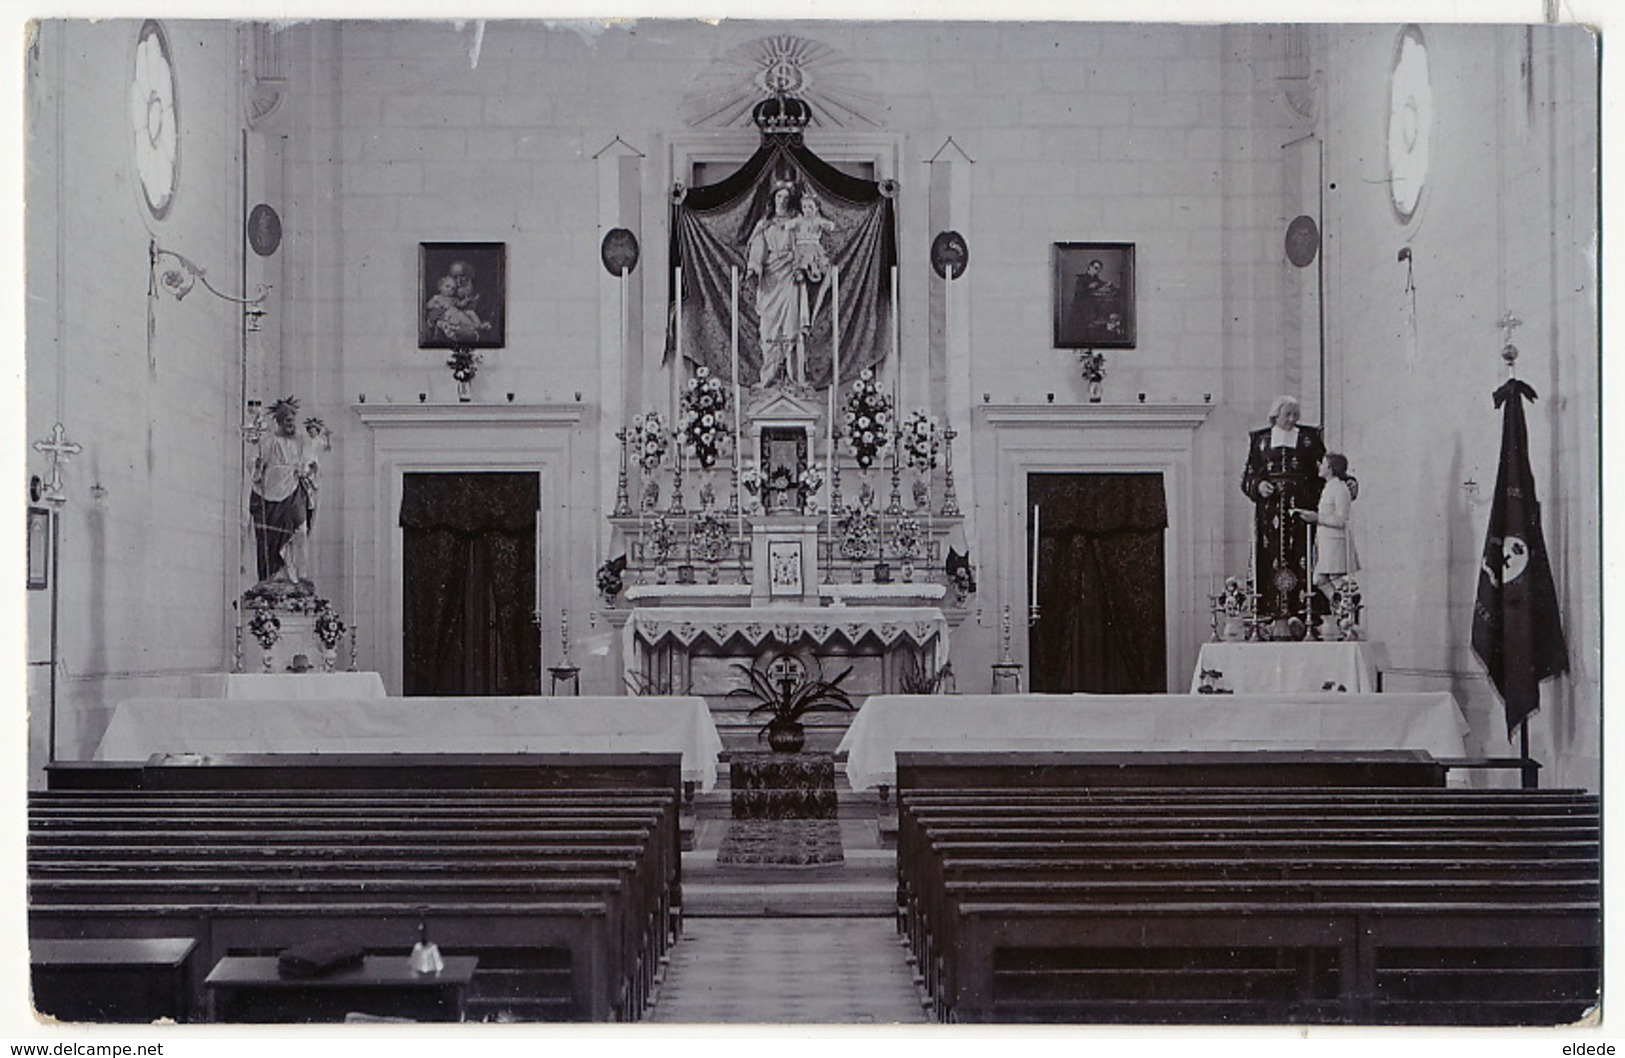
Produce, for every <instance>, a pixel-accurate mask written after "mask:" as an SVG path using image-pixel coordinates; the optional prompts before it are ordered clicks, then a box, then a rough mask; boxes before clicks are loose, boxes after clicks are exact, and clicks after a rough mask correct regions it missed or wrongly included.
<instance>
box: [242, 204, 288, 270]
mask: <svg viewBox="0 0 1625 1058" xmlns="http://www.w3.org/2000/svg"><path fill="white" fill-rule="evenodd" d="M248 245H249V246H251V247H253V249H254V252H255V253H257V254H259V255H260V256H261V257H269V256H271V255H272V254H274V253H276V248H277V247H278V246H281V245H282V218H281V217H279V216H277V212H276V210H274V209H272V208H271V207H270V206H268V205H266V204H265V203H264V202H261V203H260V204H259V205H257V206H255V207H254V208H253V210H251V211H250V212H249V214H248Z"/></svg>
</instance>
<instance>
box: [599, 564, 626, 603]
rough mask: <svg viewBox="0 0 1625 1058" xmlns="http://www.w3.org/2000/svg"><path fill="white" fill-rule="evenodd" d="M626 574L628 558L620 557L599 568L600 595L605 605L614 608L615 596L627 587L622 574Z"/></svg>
mask: <svg viewBox="0 0 1625 1058" xmlns="http://www.w3.org/2000/svg"><path fill="white" fill-rule="evenodd" d="M624 572H626V556H625V555H618V556H617V557H615V558H612V559H608V560H606V561H605V562H604V564H603V565H601V566H599V567H598V594H600V595H602V596H603V597H604V605H606V606H614V605H615V596H617V595H619V594H620V593H621V589H622V588H623V587H625V584H624V583H623V581H622V578H621V574H622V573H624Z"/></svg>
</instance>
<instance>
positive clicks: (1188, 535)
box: [976, 404, 1212, 689]
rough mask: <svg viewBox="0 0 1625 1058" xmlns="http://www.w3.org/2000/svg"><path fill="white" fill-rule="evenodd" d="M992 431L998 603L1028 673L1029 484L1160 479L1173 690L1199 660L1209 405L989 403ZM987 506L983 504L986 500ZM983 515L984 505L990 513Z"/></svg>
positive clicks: (983, 413)
mask: <svg viewBox="0 0 1625 1058" xmlns="http://www.w3.org/2000/svg"><path fill="white" fill-rule="evenodd" d="M976 411H977V413H978V416H979V417H980V418H981V420H982V422H984V423H985V424H986V425H987V426H988V427H990V428H991V432H992V435H993V460H994V467H993V471H994V473H993V503H994V504H995V505H996V507H995V509H996V511H997V514H996V517H995V518H994V519H993V521H994V534H995V540H996V542H995V545H994V548H995V554H996V555H997V556H998V562H999V568H1000V569H1001V570H1002V571H1003V574H1004V575H1003V576H1001V577H999V578H998V589H997V591H998V599H997V604H998V605H999V606H1000V607H1004V606H1008V607H1009V608H1010V616H1011V626H1012V627H1011V635H1010V649H1011V655H1012V657H1013V658H1014V660H1016V661H1019V662H1020V663H1021V664H1022V666H1023V667H1024V668H1025V669H1026V671H1028V672H1031V671H1032V651H1031V644H1030V640H1029V638H1028V635H1027V605H1028V599H1027V593H1028V584H1029V582H1030V576H1031V571H1030V567H1029V566H1028V564H1027V554H1028V539H1027V533H1028V515H1027V478H1028V475H1030V474H1145V473H1155V474H1160V475H1161V476H1162V490H1163V497H1164V499H1165V500H1166V501H1167V504H1168V529H1167V532H1166V535H1165V537H1164V540H1163V544H1164V547H1163V620H1164V625H1165V629H1164V630H1165V637H1166V638H1165V643H1166V650H1167V658H1166V668H1167V680H1168V687H1169V688H1170V689H1172V688H1177V687H1184V686H1186V685H1187V684H1188V683H1189V681H1190V666H1191V664H1192V663H1193V662H1194V660H1195V658H1196V650H1197V639H1198V628H1197V625H1198V624H1199V623H1200V622H1198V621H1196V620H1195V615H1199V614H1201V613H1203V612H1205V610H1204V608H1205V604H1204V607H1198V606H1197V602H1198V599H1197V591H1196V564H1195V556H1196V545H1195V536H1196V529H1197V525H1196V521H1197V519H1196V501H1195V492H1194V488H1193V481H1192V478H1193V473H1192V467H1193V463H1194V456H1195V448H1196V431H1197V429H1198V428H1200V427H1201V425H1202V424H1203V423H1204V422H1206V421H1207V417H1208V413H1209V412H1210V411H1212V406H1211V405H1206V404H983V405H980V406H978V407H977V408H976ZM984 502H985V501H984ZM984 509H985V508H984Z"/></svg>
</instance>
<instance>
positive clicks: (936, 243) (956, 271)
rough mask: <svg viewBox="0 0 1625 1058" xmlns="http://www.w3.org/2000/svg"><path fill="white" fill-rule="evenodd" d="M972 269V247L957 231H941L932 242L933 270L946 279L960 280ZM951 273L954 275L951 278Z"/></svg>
mask: <svg viewBox="0 0 1625 1058" xmlns="http://www.w3.org/2000/svg"><path fill="white" fill-rule="evenodd" d="M968 267H970V247H969V246H967V245H965V237H964V236H963V235H961V234H959V233H958V232H957V231H940V232H938V233H937V237H936V238H935V239H932V240H931V268H932V270H933V271H935V272H936V273H937V275H939V276H941V277H942V278H944V279H948V278H953V279H958V278H959V277H960V276H962V275H964V274H965V269H966V268H968ZM949 272H952V273H953V275H952V277H950V276H949V275H948V273H949Z"/></svg>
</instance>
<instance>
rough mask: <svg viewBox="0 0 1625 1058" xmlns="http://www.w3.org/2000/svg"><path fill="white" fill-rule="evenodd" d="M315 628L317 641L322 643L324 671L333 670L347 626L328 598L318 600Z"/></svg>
mask: <svg viewBox="0 0 1625 1058" xmlns="http://www.w3.org/2000/svg"><path fill="white" fill-rule="evenodd" d="M313 630H314V631H315V633H316V640H317V642H319V643H321V645H322V671H323V672H332V671H333V669H334V661H335V660H336V657H337V654H336V651H337V650H338V645H339V640H340V639H343V638H344V632H345V626H344V621H343V619H342V618H340V617H339V615H338V611H336V610H334V609H333V604H332V603H331V602H329V601H328V600H326V599H317V600H316V624H315V625H314V628H313Z"/></svg>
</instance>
